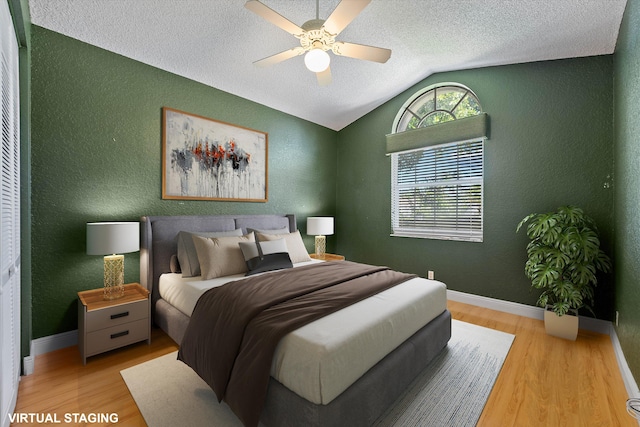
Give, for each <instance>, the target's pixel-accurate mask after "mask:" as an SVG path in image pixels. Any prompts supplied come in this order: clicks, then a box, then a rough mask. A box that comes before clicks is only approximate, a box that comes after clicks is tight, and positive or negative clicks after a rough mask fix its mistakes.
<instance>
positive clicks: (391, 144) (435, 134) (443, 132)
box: [387, 113, 489, 154]
mask: <svg viewBox="0 0 640 427" xmlns="http://www.w3.org/2000/svg"><path fill="white" fill-rule="evenodd" d="M488 131H489V116H488V114H487V113H480V114H478V115H476V116H471V117H465V118H463V119H457V120H451V121H448V122H444V123H439V124H436V125H431V126H427V127H423V128H419V129H413V130H408V131H405V132H398V133H392V134H389V135H387V154H391V153H398V152H401V151H408V150H415V149H417V148H424V147H430V146H433V145H439V144H446V143H448V142H456V141H467V140H471V139H476V138H488V133H489V132H488Z"/></svg>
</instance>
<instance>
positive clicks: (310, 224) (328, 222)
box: [307, 216, 333, 236]
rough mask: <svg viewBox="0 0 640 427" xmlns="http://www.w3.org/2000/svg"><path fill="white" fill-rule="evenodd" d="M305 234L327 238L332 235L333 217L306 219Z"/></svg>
mask: <svg viewBox="0 0 640 427" xmlns="http://www.w3.org/2000/svg"><path fill="white" fill-rule="evenodd" d="M307 234H308V235H310V236H329V235H331V234H333V217H330V216H310V217H309V218H307Z"/></svg>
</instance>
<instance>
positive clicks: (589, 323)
mask: <svg viewBox="0 0 640 427" xmlns="http://www.w3.org/2000/svg"><path fill="white" fill-rule="evenodd" d="M447 299H450V300H451V301H457V302H462V303H465V304H470V305H476V306H478V307H483V308H489V309H491V310H496V311H502V312H505V313H511V314H517V315H518V316H524V317H529V318H532V319H538V320H542V319H543V318H544V309H542V308H541V307H533V306H530V305H525V304H520V303H517V302H511V301H502V300H498V299H495V298H489V297H483V296H479V295H473V294H467V293H464V292H459V291H452V290H447ZM580 328H581V329H586V330H588V331H592V332H598V333H601V334H605V335H609V337H611V343H612V344H613V351H614V353H615V355H616V360H617V361H618V369H619V370H620V374H621V375H622V380H623V381H624V386H625V388H626V389H627V395H628V396H629V397H640V391H639V390H638V384H637V383H636V381H635V378H633V374H632V373H631V370H630V369H629V365H628V364H627V359H626V358H625V357H624V353H623V352H622V347H621V346H620V341H618V335H617V334H616V331H615V328H614V327H613V325H612V324H611V322H607V321H605V320H600V319H594V318H592V317H584V316H580Z"/></svg>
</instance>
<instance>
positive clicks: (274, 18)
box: [244, 0, 304, 36]
mask: <svg viewBox="0 0 640 427" xmlns="http://www.w3.org/2000/svg"><path fill="white" fill-rule="evenodd" d="M244 7H246V8H247V9H249V10H250V11H252V12H253V13H255V14H256V15H259V16H261V17H262V18H264V19H265V20H266V21H269V22H271V23H272V24H273V25H275V26H277V27H280V28H282V29H283V30H285V31H286V32H287V33H290V34H293V35H294V36H299V35H301V34H303V33H304V30H303V29H302V28H300V27H299V26H297V25H296V24H294V23H293V22H291V21H289V20H288V19H287V18H285V17H284V16H282V15H280V14H279V13H278V12H276V11H275V10H273V9H271V8H269V7H267V6H266V5H264V4H263V3H260V2H259V1H258V0H249V1H247V2H246V3H245V4H244Z"/></svg>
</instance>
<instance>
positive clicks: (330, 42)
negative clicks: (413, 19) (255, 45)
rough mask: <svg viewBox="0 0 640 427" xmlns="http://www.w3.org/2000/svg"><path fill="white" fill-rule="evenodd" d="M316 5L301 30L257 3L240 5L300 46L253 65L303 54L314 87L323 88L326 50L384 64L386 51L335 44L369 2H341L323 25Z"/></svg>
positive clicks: (327, 59)
mask: <svg viewBox="0 0 640 427" xmlns="http://www.w3.org/2000/svg"><path fill="white" fill-rule="evenodd" d="M318 2H319V0H316V19H311V20H309V21H307V22H305V23H304V24H302V26H298V25H296V24H294V23H293V22H291V21H289V20H288V19H287V18H285V17H284V16H282V15H280V14H279V13H278V12H276V11H274V10H273V9H270V8H269V7H267V6H266V5H265V4H264V3H261V2H260V1H259V0H249V1H247V2H246V3H245V5H244V6H245V7H246V8H247V9H249V10H250V11H252V12H254V13H256V14H257V15H260V16H261V17H262V18H264V19H265V20H267V21H269V22H271V23H272V24H274V25H276V26H278V27H280V28H282V29H283V30H285V31H286V32H288V33H290V34H292V35H293V36H294V37H296V38H297V39H299V40H300V46H296V47H294V48H293V49H289V50H285V51H284V52H280V53H277V54H275V55H272V56H268V57H266V58H264V59H261V60H259V61H256V62H254V64H255V65H257V66H260V67H266V66H269V65H273V64H277V63H278V62H282V61H285V60H287V59H290V58H293V57H294V56H298V55H302V54H304V53H306V55H305V58H304V62H305V65H306V66H307V68H308V69H309V70H310V71H313V72H315V73H316V76H317V78H318V83H319V84H320V85H322V86H326V85H328V84H330V83H331V69H330V67H329V62H330V61H331V58H330V57H329V54H328V53H327V51H329V50H330V51H332V52H333V53H334V54H335V55H340V56H348V57H350V58H356V59H365V60H368V61H374V62H380V63H385V62H387V60H388V59H389V57H390V56H391V50H389V49H384V48H380V47H373V46H365V45H361V44H355V43H347V42H340V41H336V37H337V36H338V34H340V32H341V31H342V30H344V29H345V28H346V26H347V25H349V23H351V21H353V20H354V19H355V17H356V16H358V14H359V13H360V12H362V10H363V9H364V8H365V7H367V5H368V4H369V3H371V0H342V1H341V2H340V3H338V6H336V8H335V9H334V10H333V12H331V15H330V16H329V17H328V18H327V19H326V21H325V20H323V19H320V18H319V16H318V6H319V5H318Z"/></svg>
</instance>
